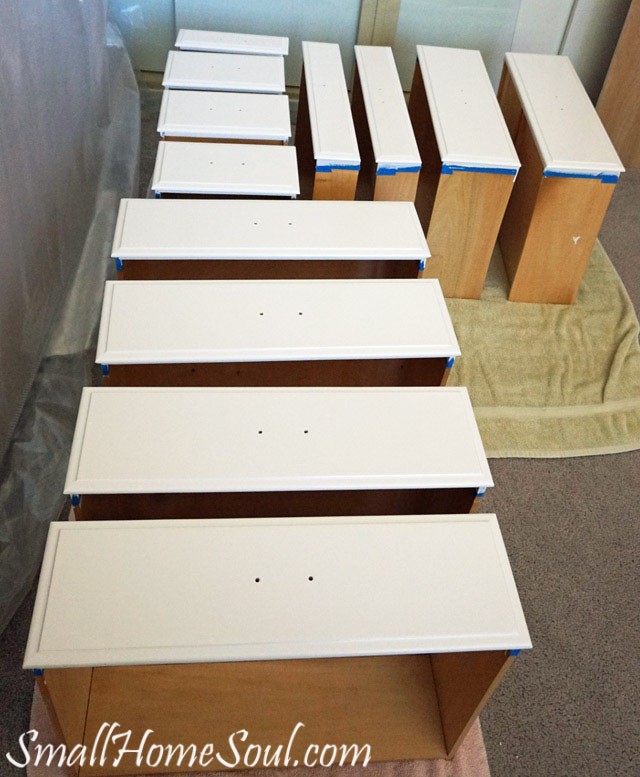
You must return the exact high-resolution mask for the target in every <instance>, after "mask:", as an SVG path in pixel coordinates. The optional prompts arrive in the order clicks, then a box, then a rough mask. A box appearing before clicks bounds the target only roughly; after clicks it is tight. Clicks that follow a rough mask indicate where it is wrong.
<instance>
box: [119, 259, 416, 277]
mask: <svg viewBox="0 0 640 777" xmlns="http://www.w3.org/2000/svg"><path fill="white" fill-rule="evenodd" d="M118 267H119V268H121V269H119V270H118V279H119V280H128V281H138V280H235V281H241V280H287V279H290V278H291V279H297V278H299V279H323V278H417V277H418V268H419V263H418V262H417V261H415V260H413V259H409V260H405V259H269V260H266V259H176V260H171V259H126V260H123V261H122V262H120V263H119V264H118Z"/></svg>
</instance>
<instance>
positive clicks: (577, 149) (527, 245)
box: [498, 54, 624, 304]
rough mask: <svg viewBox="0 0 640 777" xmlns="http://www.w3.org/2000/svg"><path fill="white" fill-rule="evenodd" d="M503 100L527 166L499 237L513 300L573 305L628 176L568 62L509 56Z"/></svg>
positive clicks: (500, 94) (536, 56)
mask: <svg viewBox="0 0 640 777" xmlns="http://www.w3.org/2000/svg"><path fill="white" fill-rule="evenodd" d="M498 98H499V100H500V105H501V106H502V110H503V112H504V115H505V117H506V120H507V125H508V127H509V131H510V132H511V136H512V137H513V139H514V142H515V144H516V149H517V151H518V155H519V156H520V159H521V160H522V171H521V173H520V175H519V176H518V180H517V181H516V185H515V188H514V191H513V196H512V197H511V201H510V203H509V207H508V208H507V212H506V215H505V219H504V222H503V224H502V229H501V230H500V248H501V249H502V256H503V258H504V262H505V267H506V269H507V275H508V276H509V280H510V283H511V289H510V291H509V299H510V300H511V301H513V302H546V303H560V304H570V303H572V302H573V301H574V300H575V297H576V294H577V293H578V288H579V287H580V282H581V281H582V276H583V274H584V271H585V269H586V266H587V264H588V262H589V257H590V256H591V251H592V249H593V245H594V243H595V241H596V237H597V235H598V232H599V230H600V225H601V223H602V219H603V218H604V215H605V213H606V212H607V208H608V206H609V202H610V201H611V197H612V195H613V190H614V188H615V184H616V182H617V180H618V177H619V175H620V173H622V172H623V171H624V168H623V166H622V163H621V162H620V159H619V158H618V155H617V154H616V152H615V149H614V148H613V145H612V143H611V141H610V140H609V138H608V136H607V133H606V131H605V129H604V127H603V126H602V122H601V121H600V119H599V118H598V115H597V113H596V111H595V109H594V107H593V105H592V104H591V101H590V100H589V97H588V95H587V93H586V92H585V90H584V87H583V86H582V84H581V83H580V79H579V78H578V75H577V73H576V72H575V70H574V68H573V65H572V64H571V61H570V60H569V58H568V57H559V56H553V55H546V54H507V56H506V64H505V67H504V70H503V73H502V80H501V82H500V89H499V92H498Z"/></svg>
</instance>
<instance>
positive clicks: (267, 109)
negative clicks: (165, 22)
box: [151, 30, 300, 198]
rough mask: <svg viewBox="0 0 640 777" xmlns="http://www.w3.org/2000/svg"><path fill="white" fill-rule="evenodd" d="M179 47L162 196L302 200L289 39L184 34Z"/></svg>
mask: <svg viewBox="0 0 640 777" xmlns="http://www.w3.org/2000/svg"><path fill="white" fill-rule="evenodd" d="M176 46H177V48H178V50H176V51H171V52H169V56H168V58H167V66H166V69H165V74H164V79H163V86H164V87H165V90H164V94H163V98H162V104H161V107H160V117H159V121H158V131H159V133H160V136H161V138H162V140H161V142H160V145H159V148H158V157H157V161H156V167H155V170H154V175H153V180H152V183H151V189H152V191H153V192H154V194H155V196H156V197H176V196H177V197H180V196H182V197H184V196H196V197H215V196H226V197H229V196H241V197H279V198H281V197H284V198H291V197H296V196H297V195H298V194H299V191H300V189H299V184H298V172H297V164H296V159H295V152H294V150H293V149H292V148H289V147H288V145H287V144H288V142H289V139H290V137H291V120H290V116H289V99H288V97H287V96H286V95H285V94H284V91H285V82H284V56H285V55H286V54H287V52H288V46H289V43H288V40H287V39H286V38H270V37H266V36H257V35H232V34H229V33H226V34H225V33H213V34H211V33H207V32H205V31H198V30H181V31H180V34H179V35H178V39H177V41H176ZM194 141H199V142H194Z"/></svg>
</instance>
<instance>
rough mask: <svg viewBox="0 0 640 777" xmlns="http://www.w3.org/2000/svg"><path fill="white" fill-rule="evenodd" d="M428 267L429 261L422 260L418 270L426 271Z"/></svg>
mask: <svg viewBox="0 0 640 777" xmlns="http://www.w3.org/2000/svg"><path fill="white" fill-rule="evenodd" d="M426 266H427V260H426V259H421V260H420V261H419V262H418V269H419V270H420V271H422V270H424V268H425V267H426Z"/></svg>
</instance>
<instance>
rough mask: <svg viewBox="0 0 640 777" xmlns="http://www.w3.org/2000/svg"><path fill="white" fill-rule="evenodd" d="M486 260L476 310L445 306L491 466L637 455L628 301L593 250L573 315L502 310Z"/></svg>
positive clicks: (633, 340) (534, 307)
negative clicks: (514, 460)
mask: <svg viewBox="0 0 640 777" xmlns="http://www.w3.org/2000/svg"><path fill="white" fill-rule="evenodd" d="M507 291H508V284H507V279H506V275H505V271H504V267H503V264H502V259H501V257H500V254H499V251H498V250H496V252H495V253H494V257H493V261H492V263H491V268H490V270H489V275H488V278H487V283H486V285H485V289H484V291H483V293H482V298H481V299H480V300H454V299H450V300H447V304H448V307H449V311H450V312H451V317H452V319H453V324H454V327H455V330H456V334H457V335H458V340H459V342H460V348H461V351H462V356H461V357H460V358H459V359H457V360H456V363H455V365H454V367H453V369H452V371H451V375H450V379H449V385H451V386H467V388H468V389H469V393H470V395H471V401H472V402H473V406H474V409H475V411H476V417H477V419H478V424H479V426H480V432H481V434H482V439H483V441H484V445H485V448H486V451H487V455H488V456H489V457H493V458H501V457H510V456H517V457H560V456H590V455H596V454H602V453H620V452H622V451H628V450H634V449H637V448H640V346H639V345H638V330H639V325H638V319H637V318H636V315H635V312H634V310H633V305H632V304H631V300H630V299H629V296H628V295H627V292H626V290H625V288H624V286H623V285H622V281H621V280H620V278H619V276H618V274H617V273H616V271H615V269H614V267H613V265H612V264H611V262H610V260H609V257H608V256H607V254H606V253H605V251H604V249H603V248H602V246H601V245H600V243H596V246H595V248H594V250H593V253H592V255H591V260H590V262H589V266H588V268H587V271H586V272H585V275H584V279H583V281H582V285H581V287H580V291H579V292H578V298H577V300H576V302H575V303H574V304H573V305H538V304H528V303H519V302H508V301H507Z"/></svg>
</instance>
